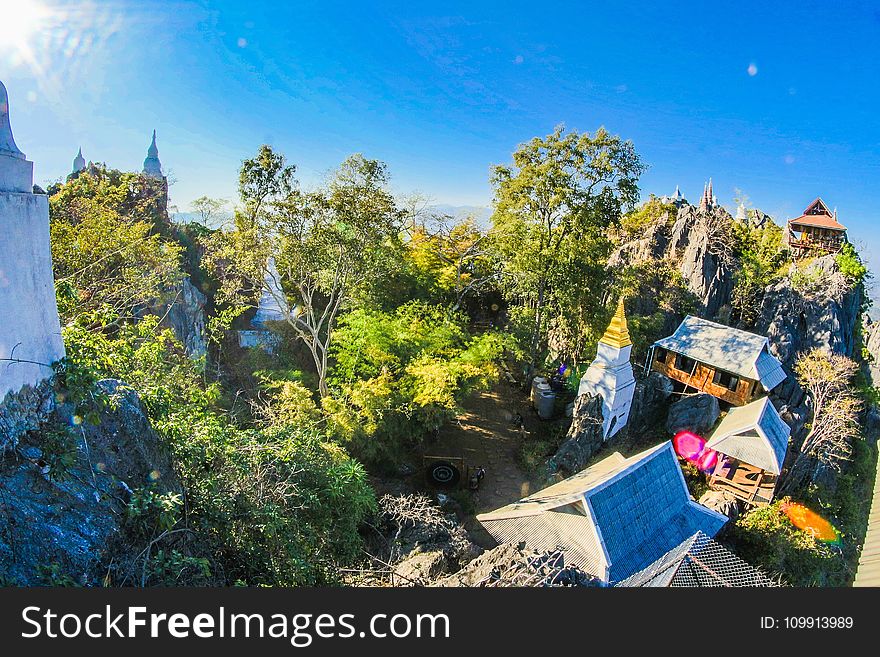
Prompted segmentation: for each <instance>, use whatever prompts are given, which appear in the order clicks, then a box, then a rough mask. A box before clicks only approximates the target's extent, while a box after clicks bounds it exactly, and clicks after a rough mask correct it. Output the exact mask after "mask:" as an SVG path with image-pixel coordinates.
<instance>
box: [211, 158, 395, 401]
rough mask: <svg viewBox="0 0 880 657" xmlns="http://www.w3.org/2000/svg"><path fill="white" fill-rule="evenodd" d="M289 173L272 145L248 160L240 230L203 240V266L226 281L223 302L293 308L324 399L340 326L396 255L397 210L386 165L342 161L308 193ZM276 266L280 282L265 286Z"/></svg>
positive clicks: (292, 319)
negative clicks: (266, 301)
mask: <svg viewBox="0 0 880 657" xmlns="http://www.w3.org/2000/svg"><path fill="white" fill-rule="evenodd" d="M292 176H293V167H290V166H288V165H286V164H285V160H284V157H283V155H280V154H277V153H275V152H274V151H272V150H271V149H270V148H269V147H268V146H263V147H262V148H261V150H260V153H259V155H258V156H257V157H256V158H254V159H253V160H246V161H245V163H244V164H243V166H242V171H241V181H240V191H241V197H242V201H243V203H244V210H243V211H242V212H240V213H238V214H237V215H236V224H237V227H236V230H234V231H231V232H226V233H220V234H217V235H216V236H215V238H213V239H211V240H209V241H208V242H207V246H208V253H207V256H206V261H207V262H208V263H211V264H212V265H213V266H214V267H215V269H216V270H217V271H218V273H219V276H220V278H221V280H222V281H223V284H222V286H221V296H222V299H223V300H225V301H226V302H228V303H232V304H234V305H235V304H237V305H239V306H241V305H244V304H248V303H249V304H250V305H254V304H255V303H256V300H257V299H258V298H259V295H260V294H261V293H269V294H271V295H273V296H279V297H281V298H278V299H276V300H277V301H278V302H279V304H280V305H281V306H282V307H287V308H291V309H292V312H291V313H290V314H289V315H288V316H287V318H286V320H287V322H288V324H289V325H290V326H291V327H292V329H293V330H294V331H295V332H296V334H297V336H298V337H299V338H300V339H301V340H302V342H303V343H304V344H305V345H306V347H307V348H308V350H309V353H310V354H311V356H312V360H313V362H314V365H315V370H316V372H317V375H318V391H319V393H320V394H321V396H322V397H324V396H326V395H327V394H328V387H327V376H328V373H329V351H328V350H329V345H330V342H331V340H332V335H333V329H334V326H335V323H336V319H337V317H338V316H339V313H340V312H341V311H342V309H343V308H344V307H345V306H346V305H347V304H350V303H352V302H353V301H355V300H356V299H359V298H364V297H367V296H369V294H370V293H371V291H372V290H373V288H375V287H377V286H380V285H381V281H382V279H383V272H384V271H385V270H386V269H389V268H390V266H391V263H390V262H389V258H392V257H393V254H395V253H396V252H398V251H399V249H398V243H399V239H400V231H401V229H402V225H403V213H402V212H401V211H400V210H399V209H398V208H397V207H396V205H395V202H394V198H393V196H392V195H391V193H390V191H388V189H387V184H388V172H387V169H386V166H385V165H384V164H383V163H381V162H378V161H376V160H369V159H366V158H364V157H363V156H362V155H352V156H351V157H349V158H348V159H346V160H345V162H343V163H342V165H341V166H340V167H339V168H338V169H337V171H336V172H335V174H334V175H333V177H332V178H331V180H330V181H329V183H327V184H326V185H325V186H324V187H321V188H319V189H316V190H314V191H308V192H306V191H302V190H300V189H298V188H296V187H295V185H294V181H293V178H292ZM273 261H274V263H275V265H276V267H277V269H276V271H277V276H278V280H277V281H272V279H271V276H274V275H275V272H272V270H271V268H270V262H273ZM273 283H274V284H273ZM279 289H280V290H281V292H279Z"/></svg>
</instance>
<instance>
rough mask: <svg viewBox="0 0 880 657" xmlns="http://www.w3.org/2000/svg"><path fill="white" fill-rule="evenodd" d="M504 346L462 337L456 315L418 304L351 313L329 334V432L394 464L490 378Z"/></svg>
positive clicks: (498, 339) (497, 338) (489, 337)
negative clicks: (331, 337) (331, 339)
mask: <svg viewBox="0 0 880 657" xmlns="http://www.w3.org/2000/svg"><path fill="white" fill-rule="evenodd" d="M509 345H510V340H509V338H507V337H506V336H504V335H502V334H498V333H492V332H490V333H484V334H481V335H477V336H473V337H471V336H468V334H467V332H466V331H465V330H464V326H463V323H462V318H461V317H460V316H457V315H454V314H451V313H450V312H449V311H447V310H445V309H443V308H439V307H437V306H429V305H427V304H424V303H420V302H411V303H408V304H405V305H403V306H401V307H400V308H398V309H397V310H396V311H394V312H393V313H384V312H379V311H370V310H365V309H361V310H355V311H352V312H351V313H349V314H348V315H346V316H344V317H343V318H342V320H341V321H340V325H339V327H338V328H337V330H336V332H335V333H334V342H333V344H332V353H333V356H334V360H335V362H336V366H335V368H334V375H333V379H332V381H331V383H332V386H333V394H332V396H331V397H329V398H325V399H324V400H323V408H324V412H325V414H326V416H327V422H328V428H329V431H330V433H331V435H333V436H335V437H336V438H337V439H339V440H340V441H342V442H343V443H344V444H347V445H351V448H352V449H353V450H354V452H355V453H356V454H358V455H359V456H360V457H362V458H364V459H366V460H367V461H369V462H389V461H391V462H393V461H396V460H397V459H398V458H399V456H400V450H401V449H402V448H403V447H405V446H407V445H413V444H417V443H418V442H419V441H420V440H421V439H422V437H423V436H424V435H425V433H427V432H429V431H434V430H436V429H439V427H440V426H441V425H442V424H443V423H444V422H445V421H447V420H448V419H450V418H452V417H453V416H454V415H455V413H456V412H457V411H458V407H459V406H458V405H459V403H460V402H461V401H462V400H463V399H464V398H465V397H466V396H467V395H468V394H469V393H470V392H471V391H472V390H475V389H481V388H485V387H487V386H488V385H490V383H491V382H493V381H494V380H495V378H496V377H497V375H498V366H497V363H498V361H499V360H500V358H501V357H502V356H503V354H504V352H505V350H506V349H507V348H508V347H509Z"/></svg>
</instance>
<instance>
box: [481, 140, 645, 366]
mask: <svg viewBox="0 0 880 657" xmlns="http://www.w3.org/2000/svg"><path fill="white" fill-rule="evenodd" d="M643 169H644V167H643V166H642V164H641V162H640V160H639V158H638V155H637V154H636V152H635V149H634V148H633V146H632V144H631V143H630V142H624V141H623V140H621V139H620V138H619V137H617V136H614V135H611V134H609V133H608V132H607V131H606V130H605V129H604V128H600V129H599V130H597V131H596V132H595V134H592V135H591V134H589V133H578V132H570V133H568V134H565V133H564V129H563V128H562V127H561V126H560V127H557V128H556V130H554V132H553V133H552V134H550V135H547V136H546V137H543V138H541V137H535V138H534V139H532V140H531V141H529V142H527V143H525V144H522V145H521V146H520V147H519V148H517V150H516V151H515V152H514V153H513V163H512V164H510V165H499V166H496V167H494V168H493V170H492V178H491V181H492V185H493V187H494V190H495V192H494V193H495V212H494V214H493V217H492V230H491V233H490V236H491V240H492V243H493V246H494V249H495V252H496V254H497V257H498V262H499V267H500V269H501V271H502V273H503V285H504V288H505V290H506V292H507V294H508V296H509V298H510V299H511V300H512V301H515V302H518V303H520V304H521V305H524V306H526V307H528V308H529V310H530V315H531V331H530V333H531V335H530V337H529V346H528V350H529V369H530V370H531V371H533V370H534V369H535V366H536V365H537V359H538V353H539V349H540V346H541V343H542V341H543V340H546V335H547V326H548V322H549V320H550V319H552V318H555V319H557V321H562V322H565V321H572V320H573V318H580V317H586V318H587V319H588V321H589V320H591V319H594V318H593V317H591V316H592V315H595V316H598V315H599V314H600V313H599V311H598V309H599V308H600V307H601V305H602V302H603V287H602V284H603V282H604V262H605V260H606V259H607V256H608V253H609V252H610V242H609V241H608V238H607V237H606V235H605V233H606V231H607V229H608V228H609V226H612V225H614V224H616V223H619V220H620V216H621V212H622V211H623V210H624V209H625V208H628V207H632V206H633V205H634V204H635V202H636V201H637V199H638V187H637V180H638V177H639V175H640V174H641V172H642V171H643ZM548 315H552V317H549V316H548ZM580 329H581V327H580V326H579V325H578V324H577V323H576V324H575V325H574V332H577V331H579V330H580ZM571 332H572V331H569V333H571Z"/></svg>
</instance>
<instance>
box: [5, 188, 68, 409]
mask: <svg viewBox="0 0 880 657" xmlns="http://www.w3.org/2000/svg"><path fill="white" fill-rule="evenodd" d="M63 356H64V344H63V342H62V341H61V325H60V323H59V320H58V308H57V306H56V303H55V285H54V280H53V276H52V255H51V251H50V247H49V200H48V198H47V197H46V196H42V195H37V194H27V193H15V192H2V191H0V404H3V400H4V398H5V397H6V395H7V394H8V393H17V392H18V391H20V390H21V389H22V387H23V386H25V385H31V386H35V385H37V384H38V383H40V382H41V381H43V380H45V379H46V378H48V377H49V376H51V374H52V370H51V369H50V368H49V367H46V366H43V365H36V364H31V363H17V362H9V361H6V360H2V359H4V358H17V359H22V360H30V361H36V362H38V363H45V364H50V363H52V362H53V361H56V360H58V359H59V358H61V357H63Z"/></svg>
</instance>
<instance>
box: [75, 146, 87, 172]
mask: <svg viewBox="0 0 880 657" xmlns="http://www.w3.org/2000/svg"><path fill="white" fill-rule="evenodd" d="M85 168H86V158H84V157H83V149H82V146H80V147H79V151H78V152H77V154H76V157H75V158H73V171H72V172H71V173H79V172H80V171H83V170H85Z"/></svg>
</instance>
